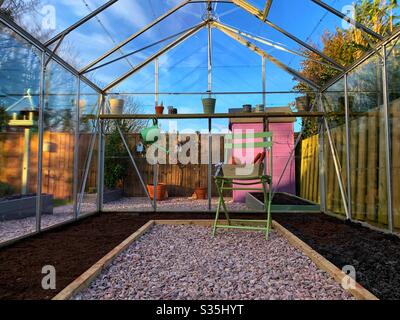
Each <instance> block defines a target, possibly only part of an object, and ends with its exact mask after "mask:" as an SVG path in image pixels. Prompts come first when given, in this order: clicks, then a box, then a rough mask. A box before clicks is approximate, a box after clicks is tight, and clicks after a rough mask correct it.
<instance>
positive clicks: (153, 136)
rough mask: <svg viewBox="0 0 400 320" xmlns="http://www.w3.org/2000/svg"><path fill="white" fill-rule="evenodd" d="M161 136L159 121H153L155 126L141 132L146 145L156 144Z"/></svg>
mask: <svg viewBox="0 0 400 320" xmlns="http://www.w3.org/2000/svg"><path fill="white" fill-rule="evenodd" d="M160 135H161V130H160V128H159V126H158V120H157V119H153V125H152V126H151V127H148V128H145V129H143V130H142V131H140V136H141V137H142V139H143V141H144V143H146V144H150V143H154V142H156V141H157V140H158V139H159V137H160Z"/></svg>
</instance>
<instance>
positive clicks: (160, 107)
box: [156, 106, 164, 116]
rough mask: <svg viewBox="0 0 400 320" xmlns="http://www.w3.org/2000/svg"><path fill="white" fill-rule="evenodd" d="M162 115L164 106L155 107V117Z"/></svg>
mask: <svg viewBox="0 0 400 320" xmlns="http://www.w3.org/2000/svg"><path fill="white" fill-rule="evenodd" d="M163 113H164V106H156V115H158V116H160V115H162V114H163Z"/></svg>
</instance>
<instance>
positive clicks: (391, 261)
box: [273, 213, 400, 300]
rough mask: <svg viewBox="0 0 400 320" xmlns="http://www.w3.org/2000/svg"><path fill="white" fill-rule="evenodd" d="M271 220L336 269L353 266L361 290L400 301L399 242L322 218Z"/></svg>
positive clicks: (291, 216)
mask: <svg viewBox="0 0 400 320" xmlns="http://www.w3.org/2000/svg"><path fill="white" fill-rule="evenodd" d="M273 218H274V220H276V221H277V222H279V223H281V224H282V225H283V226H285V227H286V228H287V229H288V230H290V231H291V232H293V233H294V234H295V235H297V236H298V237H299V238H300V239H302V240H303V241H304V242H306V243H307V244H308V245H310V246H311V247H312V248H313V249H315V250H316V251H318V252H319V253H320V254H321V255H323V256H324V257H325V258H326V259H328V260H329V261H331V262H332V263H333V264H335V265H336V266H337V267H338V268H339V269H342V268H343V267H344V266H346V265H351V266H354V268H355V270H356V279H357V282H359V283H360V284H361V285H362V286H364V287H365V288H366V289H368V290H369V291H371V292H372V293H373V294H375V295H376V296H377V297H378V298H380V299H384V300H394V299H395V300H399V299H400V238H399V237H396V236H394V235H388V234H385V233H383V232H379V231H374V230H371V229H369V228H366V227H363V226H362V225H361V224H359V223H353V222H348V221H342V220H339V219H337V218H334V217H331V216H327V215H324V214H313V213H290V214H274V215H273Z"/></svg>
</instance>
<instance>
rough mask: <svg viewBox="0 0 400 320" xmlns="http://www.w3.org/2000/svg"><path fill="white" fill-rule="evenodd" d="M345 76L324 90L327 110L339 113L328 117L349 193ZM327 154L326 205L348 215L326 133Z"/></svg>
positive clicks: (344, 185) (329, 208)
mask: <svg viewBox="0 0 400 320" xmlns="http://www.w3.org/2000/svg"><path fill="white" fill-rule="evenodd" d="M344 86H345V84H344V78H341V79H340V80H338V81H337V82H336V83H335V84H334V85H332V86H331V87H329V89H328V90H327V91H326V92H324V95H323V104H324V108H325V109H324V111H325V112H336V113H338V114H339V115H337V116H330V117H328V119H327V120H328V125H329V128H330V131H331V138H332V142H333V147H334V152H335V154H336V157H337V160H338V164H339V167H340V175H341V178H342V182H343V187H344V190H345V193H346V194H347V169H346V168H347V148H346V146H347V140H346V118H345V115H344V113H345V100H344V99H345V98H344V97H345V92H344ZM324 141H325V152H326V153H325V156H326V166H325V168H326V170H325V171H326V176H325V177H326V181H325V182H326V207H327V210H329V211H331V212H334V213H338V214H341V215H344V216H345V215H346V212H345V207H344V205H343V198H342V194H341V191H340V186H339V180H338V177H337V173H336V170H335V166H334V162H333V156H332V148H331V146H330V144H329V139H328V135H327V134H325V137H324Z"/></svg>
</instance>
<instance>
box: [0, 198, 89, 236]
mask: <svg viewBox="0 0 400 320" xmlns="http://www.w3.org/2000/svg"><path fill="white" fill-rule="evenodd" d="M94 211H96V205H94V204H92V203H83V204H82V214H86V213H91V212H94ZM73 212H74V211H73V206H72V205H65V206H60V207H55V208H54V209H53V214H44V215H42V221H41V225H42V229H45V228H48V227H51V226H55V225H57V224H60V223H62V222H65V221H68V220H72V219H73V218H74V215H73ZM35 230H36V217H29V218H24V219H18V220H9V221H1V222H0V243H2V242H4V241H8V240H12V239H15V238H18V237H22V236H23V235H26V234H29V233H32V232H34V231H35Z"/></svg>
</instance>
